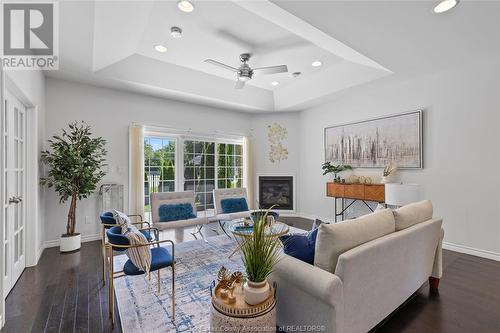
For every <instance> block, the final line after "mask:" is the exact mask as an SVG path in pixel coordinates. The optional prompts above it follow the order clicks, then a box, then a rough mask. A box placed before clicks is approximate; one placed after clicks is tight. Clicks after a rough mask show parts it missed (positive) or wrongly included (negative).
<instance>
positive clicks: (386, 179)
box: [380, 164, 397, 184]
mask: <svg viewBox="0 0 500 333" xmlns="http://www.w3.org/2000/svg"><path fill="white" fill-rule="evenodd" d="M396 170H397V167H396V166H393V165H390V164H388V165H386V166H385V167H384V172H383V173H382V178H381V179H380V182H381V183H382V184H387V183H390V182H391V181H392V177H391V176H393V175H394V172H396Z"/></svg>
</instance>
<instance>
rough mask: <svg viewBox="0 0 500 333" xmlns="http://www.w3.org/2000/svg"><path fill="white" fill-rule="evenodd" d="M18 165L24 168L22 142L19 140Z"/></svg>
mask: <svg viewBox="0 0 500 333" xmlns="http://www.w3.org/2000/svg"><path fill="white" fill-rule="evenodd" d="M19 167H20V168H24V142H22V141H19Z"/></svg>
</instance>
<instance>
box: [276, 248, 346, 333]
mask: <svg viewBox="0 0 500 333" xmlns="http://www.w3.org/2000/svg"><path fill="white" fill-rule="evenodd" d="M269 280H270V281H272V282H276V284H277V289H276V299H277V324H278V326H280V327H282V328H283V329H284V330H285V331H286V332H292V331H293V332H295V331H297V332H298V330H297V329H298V328H300V327H304V326H310V327H313V328H316V329H317V331H318V332H329V333H342V332H343V331H344V330H343V327H344V299H343V298H344V297H343V285H342V281H341V280H340V279H339V277H338V276H336V275H334V274H331V273H329V272H327V271H324V270H322V269H320V268H318V267H315V266H312V265H309V264H307V263H305V262H303V261H300V260H298V259H296V258H293V257H291V256H288V255H283V257H282V258H281V260H280V261H279V262H278V264H277V265H276V266H275V269H274V272H273V273H272V274H271V276H270V277H269Z"/></svg>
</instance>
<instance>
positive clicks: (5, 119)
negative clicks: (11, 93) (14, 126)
mask: <svg viewBox="0 0 500 333" xmlns="http://www.w3.org/2000/svg"><path fill="white" fill-rule="evenodd" d="M4 110H5V112H4V122H3V131H4V133H7V124H8V123H9V117H8V115H9V113H8V112H7V100H5V109H4Z"/></svg>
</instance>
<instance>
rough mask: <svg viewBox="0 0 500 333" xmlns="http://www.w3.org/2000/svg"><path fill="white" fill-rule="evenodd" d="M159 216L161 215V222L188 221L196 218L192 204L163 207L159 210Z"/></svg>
mask: <svg viewBox="0 0 500 333" xmlns="http://www.w3.org/2000/svg"><path fill="white" fill-rule="evenodd" d="M158 215H160V222H170V221H179V220H188V219H193V218H195V217H196V215H195V214H194V213H193V206H191V204H190V203H181V204H174V205H161V206H160V208H159V209H158Z"/></svg>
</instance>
